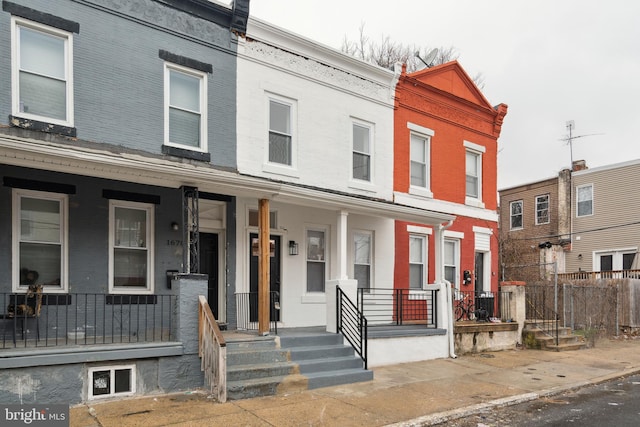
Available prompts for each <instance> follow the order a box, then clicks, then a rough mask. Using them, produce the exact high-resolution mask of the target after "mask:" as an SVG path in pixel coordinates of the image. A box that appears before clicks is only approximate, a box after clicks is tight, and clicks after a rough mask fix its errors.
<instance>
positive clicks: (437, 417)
mask: <svg viewBox="0 0 640 427" xmlns="http://www.w3.org/2000/svg"><path fill="white" fill-rule="evenodd" d="M636 374H640V368H631V369H629V371H628V372H616V373H613V374H609V375H604V376H602V377H598V378H594V379H593V380H589V381H580V382H577V383H573V384H569V385H566V386H562V387H559V388H553V389H548V390H541V391H539V392H532V393H524V394H517V395H515V396H508V397H503V398H500V399H495V400H490V401H488V402H483V403H478V404H476V405H470V406H466V407H464V408H458V409H451V410H449V411H444V412H437V413H435V414H429V415H424V416H422V417H418V418H414V419H412V420H407V421H402V422H399V423H394V424H387V425H386V426H385V427H421V426H433V425H438V424H442V423H445V422H447V421H453V420H457V419H460V418H464V417H467V416H470V415H475V414H477V413H479V412H482V411H484V410H487V409H492V408H501V407H504V406H511V405H517V404H519V403H525V402H530V401H532V400H536V399H539V398H542V397H549V396H555V395H558V394H561V393H564V392H567V391H571V390H577V389H581V388H584V387H588V386H592V385H597V384H601V383H604V382H607V381H611V380H615V379H617V378H623V377H627V376H630V375H636Z"/></svg>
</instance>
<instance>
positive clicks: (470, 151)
mask: <svg viewBox="0 0 640 427" xmlns="http://www.w3.org/2000/svg"><path fill="white" fill-rule="evenodd" d="M464 146H465V148H466V151H465V170H466V173H465V176H466V184H465V195H466V198H465V203H466V204H470V205H475V206H478V207H484V206H483V205H482V153H484V152H485V151H486V149H485V147H483V146H481V145H478V144H474V143H473V142H468V141H464Z"/></svg>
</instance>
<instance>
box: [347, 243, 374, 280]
mask: <svg viewBox="0 0 640 427" xmlns="http://www.w3.org/2000/svg"><path fill="white" fill-rule="evenodd" d="M359 234H360V235H366V236H369V268H370V270H369V290H370V291H372V290H373V289H374V284H375V278H374V265H375V262H374V261H375V240H374V234H373V231H371V230H353V234H352V236H351V245H352V246H351V248H352V251H353V252H352V253H353V262H352V263H351V274H352V275H351V277H353V278H354V279H355V277H356V275H355V266H356V248H355V242H356V236H357V235H359ZM359 265H364V264H359Z"/></svg>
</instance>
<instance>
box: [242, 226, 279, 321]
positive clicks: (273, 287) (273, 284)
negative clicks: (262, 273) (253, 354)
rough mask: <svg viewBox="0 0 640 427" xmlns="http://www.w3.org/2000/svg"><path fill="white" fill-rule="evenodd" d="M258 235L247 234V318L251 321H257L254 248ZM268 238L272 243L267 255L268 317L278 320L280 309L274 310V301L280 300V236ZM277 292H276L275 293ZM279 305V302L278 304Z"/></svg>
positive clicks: (256, 266)
mask: <svg viewBox="0 0 640 427" xmlns="http://www.w3.org/2000/svg"><path fill="white" fill-rule="evenodd" d="M257 239H258V235H257V234H256V233H251V234H250V236H249V248H250V249H249V258H250V260H249V292H251V294H250V295H249V310H250V316H249V320H250V321H251V322H257V321H258V276H259V271H258V254H257V251H255V250H254V249H255V248H256V246H257V243H256V242H257ZM269 239H270V240H271V242H272V243H273V246H272V250H271V256H270V257H269V260H270V262H269V266H270V274H269V276H270V279H271V280H270V282H269V290H270V291H271V293H270V304H269V306H270V319H271V320H275V321H279V320H280V310H279V309H278V310H276V304H275V303H276V301H277V302H279V301H280V236H270V237H269ZM276 292H277V293H276ZM278 306H279V304H278Z"/></svg>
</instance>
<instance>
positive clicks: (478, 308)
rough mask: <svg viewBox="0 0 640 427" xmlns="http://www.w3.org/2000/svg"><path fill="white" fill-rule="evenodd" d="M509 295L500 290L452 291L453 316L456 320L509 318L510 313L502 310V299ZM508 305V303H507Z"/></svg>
mask: <svg viewBox="0 0 640 427" xmlns="http://www.w3.org/2000/svg"><path fill="white" fill-rule="evenodd" d="M508 298H509V296H507V295H506V294H503V293H502V292H489V291H482V292H475V291H461V290H457V289H456V290H454V291H453V316H454V320H455V321H456V322H462V321H465V320H476V321H490V320H491V319H493V318H500V319H505V320H508V319H511V316H510V313H506V312H502V310H501V307H502V306H503V305H505V304H503V302H504V301H503V300H504V299H506V300H508ZM506 306H507V307H508V306H509V304H508V303H507V304H506Z"/></svg>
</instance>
